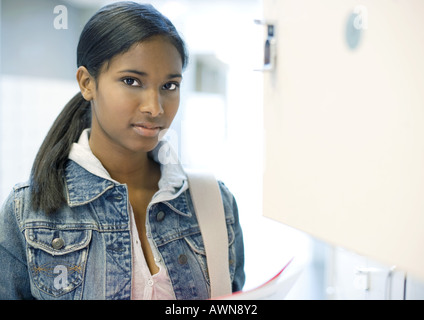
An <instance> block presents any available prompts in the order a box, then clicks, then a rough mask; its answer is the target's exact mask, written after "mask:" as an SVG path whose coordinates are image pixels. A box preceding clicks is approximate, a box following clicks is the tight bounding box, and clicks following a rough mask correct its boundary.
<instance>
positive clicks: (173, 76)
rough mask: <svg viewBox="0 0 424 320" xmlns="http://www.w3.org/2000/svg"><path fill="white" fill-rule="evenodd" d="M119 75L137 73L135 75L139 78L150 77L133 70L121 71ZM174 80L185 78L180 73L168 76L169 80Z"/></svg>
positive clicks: (145, 73)
mask: <svg viewBox="0 0 424 320" xmlns="http://www.w3.org/2000/svg"><path fill="white" fill-rule="evenodd" d="M119 73H135V74H138V75H139V76H142V77H145V76H148V73H147V72H143V71H138V70H133V69H128V70H122V71H119ZM173 78H181V79H182V78H183V76H182V74H180V73H171V74H169V75H168V79H173Z"/></svg>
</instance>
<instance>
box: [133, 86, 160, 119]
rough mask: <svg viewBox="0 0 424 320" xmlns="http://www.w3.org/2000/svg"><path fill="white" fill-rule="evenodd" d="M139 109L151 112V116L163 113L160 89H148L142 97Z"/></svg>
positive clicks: (143, 111)
mask: <svg viewBox="0 0 424 320" xmlns="http://www.w3.org/2000/svg"><path fill="white" fill-rule="evenodd" d="M139 111H140V112H142V113H149V114H150V116H151V117H157V116H159V115H161V114H163V112H164V111H163V107H162V101H161V96H160V93H159V92H158V90H154V89H151V90H146V91H145V92H144V93H143V94H142V97H141V102H140V106H139Z"/></svg>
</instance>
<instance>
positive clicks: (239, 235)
mask: <svg viewBox="0 0 424 320" xmlns="http://www.w3.org/2000/svg"><path fill="white" fill-rule="evenodd" d="M219 185H220V188H221V195H222V197H223V198H224V199H223V201H224V203H226V204H227V205H228V207H227V208H226V209H227V210H231V211H232V214H233V216H234V247H235V251H236V252H235V257H236V261H235V263H236V266H235V272H234V279H233V283H232V291H233V292H237V291H241V290H242V289H243V286H244V283H245V280H246V275H245V272H244V242H243V232H242V229H241V225H240V219H239V212H238V207H237V202H236V199H235V198H234V196H233V194H232V193H231V192H230V191H229V190H228V188H227V187H226V186H225V185H224V184H223V183H222V182H221V181H219Z"/></svg>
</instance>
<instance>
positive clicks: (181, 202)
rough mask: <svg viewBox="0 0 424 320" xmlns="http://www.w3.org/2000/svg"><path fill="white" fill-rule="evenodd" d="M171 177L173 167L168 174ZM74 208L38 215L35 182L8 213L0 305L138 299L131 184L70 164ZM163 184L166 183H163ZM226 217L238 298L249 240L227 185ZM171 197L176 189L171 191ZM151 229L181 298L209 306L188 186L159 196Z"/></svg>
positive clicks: (0, 247) (20, 190) (1, 244)
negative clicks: (134, 276)
mask: <svg viewBox="0 0 424 320" xmlns="http://www.w3.org/2000/svg"><path fill="white" fill-rule="evenodd" d="M168 170H169V168H168ZM65 178H66V188H67V190H66V195H67V205H64V206H63V207H62V208H61V209H60V210H58V211H57V212H55V213H53V214H50V215H47V214H45V213H44V212H40V211H38V212H36V211H34V210H32V209H31V203H30V188H29V182H28V183H22V184H18V185H16V186H15V187H14V189H13V191H12V192H11V193H10V195H9V197H8V199H7V200H6V202H5V203H4V205H3V207H2V209H1V212H0V299H3V300H4V299H60V300H78V299H90V300H91V299H96V300H105V299H106V300H109V299H112V300H113V299H115V300H118V299H119V300H121V299H130V298H131V282H132V276H131V275H132V253H131V234H130V220H129V208H128V190H127V187H126V185H123V184H120V183H118V182H114V181H111V180H109V179H105V178H104V177H101V176H98V175H95V174H92V173H90V172H89V171H87V170H86V169H84V168H83V167H81V166H80V165H79V164H77V163H76V162H74V161H73V160H69V161H68V164H67V167H66V172H65ZM162 183H163V181H162ZM219 185H220V189H221V195H222V199H223V203H224V209H225V214H226V223H227V230H228V239H229V243H228V251H229V262H230V275H231V281H232V289H233V291H239V290H241V289H242V287H243V284H244V281H245V274H244V249H243V237H242V231H241V227H240V224H239V216H238V210H237V205H236V202H235V199H234V197H233V195H232V194H231V193H230V191H229V190H228V189H227V188H226V187H225V185H224V184H223V183H222V182H219ZM168 191H169V190H168ZM147 214H148V215H147V219H146V230H147V237H148V239H149V242H150V244H151V245H154V246H155V247H156V249H157V250H158V252H159V254H160V255H161V258H162V259H163V261H164V263H165V266H166V269H167V272H168V274H169V277H170V279H171V282H172V286H173V290H174V293H175V297H176V298H177V299H183V300H190V299H207V298H209V292H210V286H209V278H208V271H207V264H206V256H205V249H204V245H203V240H202V236H201V234H200V230H199V225H198V223H197V219H196V215H195V212H194V208H193V203H192V200H191V197H190V192H189V190H188V186H187V181H186V180H184V181H183V183H182V185H180V186H178V188H177V189H174V190H173V191H172V192H167V191H166V190H165V192H162V193H160V192H159V195H158V196H157V197H154V198H153V200H152V202H151V203H150V204H149V207H148V210H147Z"/></svg>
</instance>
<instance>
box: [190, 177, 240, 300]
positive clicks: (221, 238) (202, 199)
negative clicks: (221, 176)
mask: <svg viewBox="0 0 424 320" xmlns="http://www.w3.org/2000/svg"><path fill="white" fill-rule="evenodd" d="M186 173H187V177H188V183H189V190H190V194H191V197H192V200H193V205H194V210H195V211H196V215H197V220H198V222H199V227H200V232H201V233H202V238H203V242H204V245H205V251H206V262H207V265H208V272H209V279H210V283H211V298H214V297H219V296H223V295H227V294H230V293H231V291H232V290H231V280H230V271H229V264H228V233H227V224H226V222H225V212H224V206H223V204H222V198H221V191H220V189H219V185H218V183H217V181H216V179H215V177H214V176H213V175H211V174H206V173H204V172H202V173H199V172H195V171H192V170H186Z"/></svg>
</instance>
